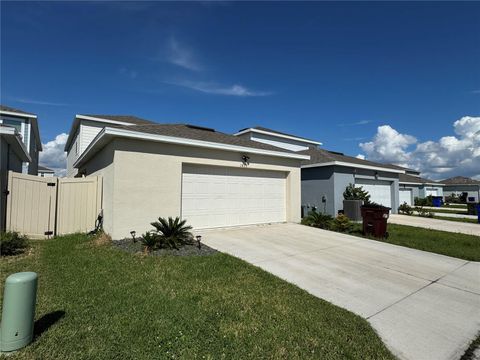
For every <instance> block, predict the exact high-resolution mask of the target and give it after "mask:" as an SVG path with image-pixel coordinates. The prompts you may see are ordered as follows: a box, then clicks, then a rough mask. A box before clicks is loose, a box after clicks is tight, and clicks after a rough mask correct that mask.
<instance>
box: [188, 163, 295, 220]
mask: <svg viewBox="0 0 480 360" xmlns="http://www.w3.org/2000/svg"><path fill="white" fill-rule="evenodd" d="M286 175H287V174H286V173H285V172H281V171H268V170H256V169H245V168H231V167H223V166H206V165H192V164H184V165H183V171H182V195H181V197H182V199H181V201H182V207H181V209H182V210H181V216H182V218H183V219H187V222H188V224H190V225H191V226H193V227H194V228H196V229H202V228H214V227H227V226H238V225H250V224H263V223H273V222H284V221H286Z"/></svg>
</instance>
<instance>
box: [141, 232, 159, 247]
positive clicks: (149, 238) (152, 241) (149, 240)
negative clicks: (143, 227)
mask: <svg viewBox="0 0 480 360" xmlns="http://www.w3.org/2000/svg"><path fill="white" fill-rule="evenodd" d="M140 241H141V243H142V245H143V249H144V250H145V252H152V251H153V250H155V249H156V248H157V247H158V235H157V234H155V233H153V232H146V233H145V234H143V235H142V238H141V239H140Z"/></svg>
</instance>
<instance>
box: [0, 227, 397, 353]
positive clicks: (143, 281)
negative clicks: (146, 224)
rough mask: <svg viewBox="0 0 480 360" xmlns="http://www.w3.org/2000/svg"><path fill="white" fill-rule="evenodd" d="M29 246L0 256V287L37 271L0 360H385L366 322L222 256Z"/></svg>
mask: <svg viewBox="0 0 480 360" xmlns="http://www.w3.org/2000/svg"><path fill="white" fill-rule="evenodd" d="M32 244H33V245H32V246H33V249H32V254H31V255H23V256H19V257H16V258H9V259H5V260H4V259H2V261H1V262H0V280H1V282H0V283H1V285H0V286H3V283H4V280H5V278H6V277H7V276H8V275H9V274H11V273H13V272H18V271H27V270H29V271H36V272H37V273H38V274H39V292H38V299H37V304H38V305H37V311H36V318H37V322H36V330H35V333H36V338H35V341H34V342H33V343H32V344H31V345H29V346H28V347H26V348H25V349H23V350H21V351H19V352H18V353H15V354H13V355H12V356H9V357H8V359H67V360H68V359H152V358H155V359H163V358H175V359H177V358H184V359H195V358H201V359H249V358H255V359H256V358H288V359H309V358H317V359H346V358H348V359H393V356H392V354H391V353H390V352H389V351H388V350H387V349H386V347H385V345H384V344H383V343H382V341H381V340H380V338H379V337H378V336H377V335H376V333H375V332H374V331H373V330H372V328H371V327H370V325H369V324H368V323H367V321H366V320H364V319H362V318H361V317H359V316H356V315H354V314H352V313H350V312H349V311H346V310H344V309H342V308H339V307H336V306H334V305H332V304H330V303H328V302H326V301H323V300H321V299H318V298H316V297H314V296H312V295H309V294H308V293H307V292H305V291H303V290H301V289H299V288H298V287H296V286H294V285H291V284H289V283H287V282H285V281H283V280H281V279H279V278H277V277H275V276H273V275H271V274H268V273H267V272H265V271H263V270H261V269H259V268H256V267H254V266H252V265H249V264H247V263H246V262H243V261H241V260H239V259H236V258H234V257H231V256H228V255H225V254H221V253H217V254H214V255H211V256H203V257H181V258H179V257H173V256H166V257H153V256H152V257H146V256H141V255H132V254H130V253H126V252H123V251H121V250H119V249H115V248H113V247H111V246H110V245H106V244H98V242H95V241H93V240H92V239H89V238H87V236H85V235H72V236H65V237H60V238H55V239H50V240H41V241H33V242H32ZM1 293H3V289H0V294H1Z"/></svg>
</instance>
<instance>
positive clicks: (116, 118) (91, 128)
mask: <svg viewBox="0 0 480 360" xmlns="http://www.w3.org/2000/svg"><path fill="white" fill-rule="evenodd" d="M152 123H153V122H152V121H149V120H145V119H141V118H138V117H136V116H131V115H76V116H75V118H74V119H73V123H72V126H71V128H70V132H69V133H68V138H67V142H66V143H65V151H66V152H67V177H73V176H76V175H77V169H76V168H75V167H74V166H73V164H74V163H75V161H77V159H78V158H79V157H80V155H81V154H82V153H83V152H84V151H85V149H86V148H87V147H88V145H90V143H91V142H92V140H93V139H94V138H95V136H97V135H98V133H99V132H100V131H101V130H102V129H103V128H104V127H106V126H109V127H115V126H129V125H144V124H152Z"/></svg>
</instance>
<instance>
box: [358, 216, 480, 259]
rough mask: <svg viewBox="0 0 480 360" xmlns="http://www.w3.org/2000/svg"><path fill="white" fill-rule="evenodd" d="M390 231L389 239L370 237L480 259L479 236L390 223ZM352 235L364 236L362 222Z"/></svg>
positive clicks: (454, 255) (449, 254) (440, 252)
mask: <svg viewBox="0 0 480 360" xmlns="http://www.w3.org/2000/svg"><path fill="white" fill-rule="evenodd" d="M388 233H389V236H388V238H387V239H374V238H371V237H368V238H369V239H372V240H376V241H383V242H386V243H389V244H395V245H400V246H405V247H409V248H412V249H418V250H424V251H429V252H433V253H436V254H442V255H447V256H452V257H456V258H460V259H464V260H470V261H480V237H479V236H475V235H466V234H459V233H452V232H447V231H439V230H432V229H424V228H419V227H414V226H406V225H398V224H390V223H389V224H388ZM352 235H356V236H363V234H362V225H361V224H355V227H354V230H353V233H352Z"/></svg>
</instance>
